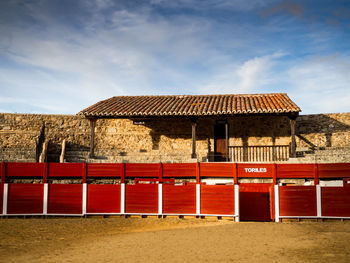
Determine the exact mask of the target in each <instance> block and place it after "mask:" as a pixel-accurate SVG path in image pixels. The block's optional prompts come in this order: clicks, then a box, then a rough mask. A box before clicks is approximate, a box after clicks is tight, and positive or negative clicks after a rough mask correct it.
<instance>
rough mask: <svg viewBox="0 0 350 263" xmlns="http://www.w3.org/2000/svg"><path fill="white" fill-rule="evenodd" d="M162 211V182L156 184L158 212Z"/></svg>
mask: <svg viewBox="0 0 350 263" xmlns="http://www.w3.org/2000/svg"><path fill="white" fill-rule="evenodd" d="M162 213H163V184H158V214H160V215H161V214H162Z"/></svg>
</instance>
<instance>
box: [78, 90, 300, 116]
mask: <svg viewBox="0 0 350 263" xmlns="http://www.w3.org/2000/svg"><path fill="white" fill-rule="evenodd" d="M298 112H300V108H299V107H298V106H297V105H296V104H295V103H294V102H293V101H292V100H291V99H290V98H289V97H288V96H287V94H286V93H272V94H239V95H233V94H227V95H171V96H118V97H112V98H109V99H106V100H103V101H100V102H97V103H96V104H94V105H92V106H90V107H88V108H86V109H84V110H82V111H81V112H79V113H78V114H79V115H84V116H86V117H123V116H124V117H143V116H204V115H235V114H265V113H298Z"/></svg>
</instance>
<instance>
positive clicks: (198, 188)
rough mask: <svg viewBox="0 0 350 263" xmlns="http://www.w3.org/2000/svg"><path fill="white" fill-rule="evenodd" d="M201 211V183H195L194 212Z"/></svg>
mask: <svg viewBox="0 0 350 263" xmlns="http://www.w3.org/2000/svg"><path fill="white" fill-rule="evenodd" d="M200 213H201V185H200V184H196V214H197V215H200Z"/></svg>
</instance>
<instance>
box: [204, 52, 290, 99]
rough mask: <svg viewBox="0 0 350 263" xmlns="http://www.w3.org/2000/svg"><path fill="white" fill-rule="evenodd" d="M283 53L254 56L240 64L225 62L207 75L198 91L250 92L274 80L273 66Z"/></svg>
mask: <svg viewBox="0 0 350 263" xmlns="http://www.w3.org/2000/svg"><path fill="white" fill-rule="evenodd" d="M284 55H285V54H284V53H274V54H271V55H266V56H261V57H254V58H252V59H249V60H247V61H245V62H243V63H241V64H231V65H227V64H225V65H224V67H223V68H222V69H221V71H220V72H218V73H217V74H215V75H214V76H211V77H208V80H207V81H208V83H206V84H205V85H203V86H202V87H200V88H199V92H200V93H211V94H213V93H221V94H223V93H251V92H258V91H259V90H262V89H264V87H266V86H267V85H269V84H271V83H273V82H274V81H275V79H276V78H275V77H274V72H273V71H272V69H273V66H274V65H275V63H277V61H278V59H279V58H281V57H283V56H284Z"/></svg>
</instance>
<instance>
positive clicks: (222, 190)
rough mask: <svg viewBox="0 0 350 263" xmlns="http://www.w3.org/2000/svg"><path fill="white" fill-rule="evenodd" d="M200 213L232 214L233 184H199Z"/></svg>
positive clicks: (233, 210)
mask: <svg viewBox="0 0 350 263" xmlns="http://www.w3.org/2000/svg"><path fill="white" fill-rule="evenodd" d="M201 214H216V215H234V214H235V191H234V185H201Z"/></svg>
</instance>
